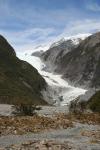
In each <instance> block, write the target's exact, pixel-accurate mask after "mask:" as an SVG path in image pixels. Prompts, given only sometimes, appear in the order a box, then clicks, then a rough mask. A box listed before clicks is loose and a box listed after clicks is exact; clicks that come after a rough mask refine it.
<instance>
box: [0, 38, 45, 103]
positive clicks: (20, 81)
mask: <svg viewBox="0 0 100 150" xmlns="http://www.w3.org/2000/svg"><path fill="white" fill-rule="evenodd" d="M45 87H46V82H45V80H44V79H43V78H42V76H41V75H40V74H39V73H38V71H37V70H36V69H35V68H34V67H32V66H31V65H30V64H28V63H27V62H25V61H22V60H20V59H18V58H17V57H16V54H15V51H14V49H13V48H12V47H11V46H10V45H9V43H8V42H7V41H6V39H4V37H2V36H0V103H10V104H13V103H22V102H24V103H29V102H31V103H33V104H46V102H45V101H44V100H43V98H42V95H41V90H43V89H45Z"/></svg>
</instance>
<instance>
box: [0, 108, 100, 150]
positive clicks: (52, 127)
mask: <svg viewBox="0 0 100 150" xmlns="http://www.w3.org/2000/svg"><path fill="white" fill-rule="evenodd" d="M49 109H50V108H49ZM99 125H100V114H94V113H93V114H92V113H89V114H77V115H75V114H68V113H60V112H59V113H55V115H54V114H53V115H51V114H48V115H47V116H46V114H45V116H44V115H43V114H41V115H40V114H39V115H36V116H32V117H28V116H26V117H25V116H24V117H14V116H1V117H0V148H1V149H0V150H67V149H68V150H69V149H71V150H99V149H100V126H99Z"/></svg>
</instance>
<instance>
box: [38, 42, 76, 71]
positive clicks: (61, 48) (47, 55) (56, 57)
mask: <svg viewBox="0 0 100 150" xmlns="http://www.w3.org/2000/svg"><path fill="white" fill-rule="evenodd" d="M75 47H76V44H74V42H73V41H72V40H70V39H69V40H64V39H62V40H60V41H58V42H57V43H53V44H52V45H51V47H50V48H49V49H48V50H47V51H46V52H44V53H43V54H42V56H41V58H42V59H43V61H44V62H45V63H46V65H47V66H48V67H47V68H51V70H52V71H54V70H55V69H56V67H57V65H58V63H59V62H60V60H61V59H62V57H63V56H64V55H65V54H67V53H68V52H69V51H71V50H72V49H74V48H75Z"/></svg>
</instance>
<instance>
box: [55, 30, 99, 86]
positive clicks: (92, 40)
mask: <svg viewBox="0 0 100 150" xmlns="http://www.w3.org/2000/svg"><path fill="white" fill-rule="evenodd" d="M99 68H100V32H99V33H96V34H93V35H91V36H89V37H88V38H86V39H85V40H83V41H82V42H81V43H80V44H79V45H78V46H77V47H76V48H74V50H73V51H70V52H69V53H67V54H66V55H64V56H63V57H62V59H61V60H60V62H59V64H58V68H57V69H56V71H57V72H60V73H62V74H63V77H64V78H66V79H68V80H70V81H71V82H73V83H74V84H75V85H84V86H85V87H95V88H99V87H100V69H99Z"/></svg>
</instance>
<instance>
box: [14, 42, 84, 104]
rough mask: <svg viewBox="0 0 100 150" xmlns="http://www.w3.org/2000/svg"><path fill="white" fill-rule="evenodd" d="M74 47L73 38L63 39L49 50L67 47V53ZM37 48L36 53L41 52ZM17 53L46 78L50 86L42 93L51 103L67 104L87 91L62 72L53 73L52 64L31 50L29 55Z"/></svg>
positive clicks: (59, 49)
mask: <svg viewBox="0 0 100 150" xmlns="http://www.w3.org/2000/svg"><path fill="white" fill-rule="evenodd" d="M74 47H76V44H74V43H73V41H72V40H71V39H68V40H61V41H60V42H59V44H56V46H55V45H54V44H53V45H51V47H50V48H49V50H50V49H52V50H53V52H54V51H55V48H58V49H57V50H58V52H59V53H60V51H61V50H64V51H65V49H66V52H65V53H67V52H68V51H71V50H72V49H73V48H74ZM36 49H37V51H35V54H36V53H37V52H39V47H37V48H36ZM36 49H35V50H36ZM49 50H47V51H46V52H48V51H49ZM46 52H45V53H46ZM56 53H57V51H56V52H55V55H56ZM63 54H64V53H63ZM17 55H18V57H19V58H20V59H22V60H25V61H27V62H29V63H30V64H31V65H33V66H34V67H35V68H36V69H37V70H38V72H39V73H40V74H41V75H42V77H43V78H44V79H45V80H46V82H47V84H48V86H47V88H46V90H44V91H42V94H43V96H44V99H45V100H46V101H48V102H49V103H50V104H53V103H55V105H67V104H69V102H70V101H72V100H74V99H75V98H77V97H78V96H79V95H82V94H84V93H85V92H86V90H85V89H82V88H77V87H74V86H71V85H69V84H68V82H67V81H65V80H64V79H62V75H61V74H55V73H53V72H52V71H51V69H50V66H48V65H47V64H46V63H45V62H43V61H42V60H41V59H40V58H39V57H37V56H35V55H32V53H31V52H28V53H27V55H25V53H18V54H17ZM53 55H54V53H53ZM52 58H53V56H52ZM53 59H54V58H53Z"/></svg>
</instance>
